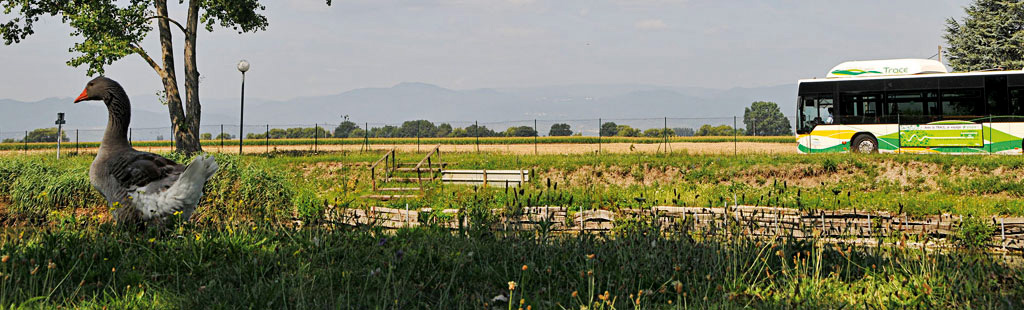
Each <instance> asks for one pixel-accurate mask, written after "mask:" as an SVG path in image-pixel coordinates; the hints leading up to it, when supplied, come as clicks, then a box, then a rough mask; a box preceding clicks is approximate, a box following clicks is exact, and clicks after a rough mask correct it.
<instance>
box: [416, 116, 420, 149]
mask: <svg viewBox="0 0 1024 310" xmlns="http://www.w3.org/2000/svg"><path fill="white" fill-rule="evenodd" d="M419 151H420V122H416V152H419Z"/></svg>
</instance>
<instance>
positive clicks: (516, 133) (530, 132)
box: [505, 126, 537, 137]
mask: <svg viewBox="0 0 1024 310" xmlns="http://www.w3.org/2000/svg"><path fill="white" fill-rule="evenodd" d="M505 136H506V137H534V136H537V130H535V129H533V127H530V126H518V127H509V128H508V130H505Z"/></svg>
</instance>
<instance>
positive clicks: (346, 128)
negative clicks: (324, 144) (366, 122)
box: [334, 120, 362, 138]
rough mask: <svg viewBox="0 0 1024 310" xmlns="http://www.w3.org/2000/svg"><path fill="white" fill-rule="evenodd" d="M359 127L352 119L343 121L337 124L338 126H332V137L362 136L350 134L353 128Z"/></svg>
mask: <svg viewBox="0 0 1024 310" xmlns="http://www.w3.org/2000/svg"><path fill="white" fill-rule="evenodd" d="M356 129H359V125H358V124H356V123H354V122H352V121H348V120H346V121H343V122H341V124H338V127H335V128H334V137H336V138H348V137H362V135H358V136H354V135H351V133H352V131H353V130H356Z"/></svg>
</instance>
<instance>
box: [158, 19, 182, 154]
mask: <svg viewBox="0 0 1024 310" xmlns="http://www.w3.org/2000/svg"><path fill="white" fill-rule="evenodd" d="M155 6H156V10H157V14H159V15H160V16H164V17H167V16H168V15H167V0H157V1H155ZM157 28H159V31H160V52H161V56H162V58H163V61H164V65H163V72H159V71H158V73H160V77H161V80H162V81H163V84H164V91H165V92H166V95H167V112H168V113H169V114H170V116H171V128H172V129H173V130H174V136H175V140H177V141H185V138H184V136H186V135H183V134H182V133H183V132H182V129H183V128H182V126H181V125H183V124H186V123H187V121H186V120H185V111H184V110H182V107H181V94H180V93H179V91H178V78H177V75H176V73H175V68H174V42H173V40H172V36H171V25H170V23H169V22H168V20H167V19H166V18H161V19H158V20H157ZM177 145H178V149H177V150H178V151H179V152H181V151H183V148H182V145H185V143H181V142H179V143H178V144H177ZM185 153H188V152H185Z"/></svg>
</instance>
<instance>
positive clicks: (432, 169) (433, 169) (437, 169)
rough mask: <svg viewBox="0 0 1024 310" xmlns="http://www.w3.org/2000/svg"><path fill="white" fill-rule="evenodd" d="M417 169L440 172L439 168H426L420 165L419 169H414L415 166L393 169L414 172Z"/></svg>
mask: <svg viewBox="0 0 1024 310" xmlns="http://www.w3.org/2000/svg"><path fill="white" fill-rule="evenodd" d="M417 170H418V171H420V172H441V168H427V167H421V168H419V169H416V168H395V171H398V172H416V171H417Z"/></svg>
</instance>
